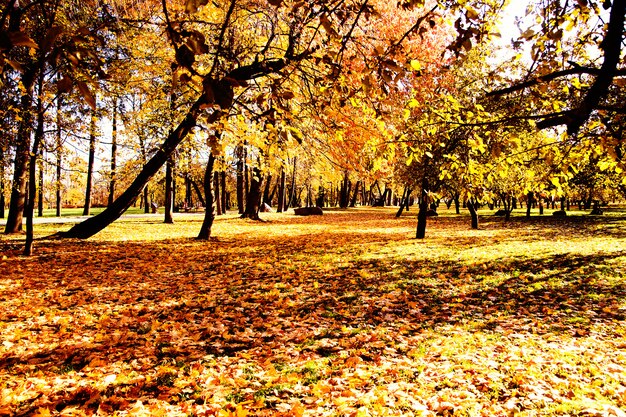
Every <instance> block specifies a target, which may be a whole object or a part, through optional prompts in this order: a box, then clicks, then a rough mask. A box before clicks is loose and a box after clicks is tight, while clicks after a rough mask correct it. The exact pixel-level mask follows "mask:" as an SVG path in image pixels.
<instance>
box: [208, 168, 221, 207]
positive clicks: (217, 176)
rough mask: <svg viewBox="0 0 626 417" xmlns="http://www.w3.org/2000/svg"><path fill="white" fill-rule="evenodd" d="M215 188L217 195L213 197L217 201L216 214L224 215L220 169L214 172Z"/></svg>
mask: <svg viewBox="0 0 626 417" xmlns="http://www.w3.org/2000/svg"><path fill="white" fill-rule="evenodd" d="M213 190H214V191H213V192H214V194H215V197H214V198H213V201H215V214H216V215H218V216H221V215H222V199H221V198H220V173H219V172H218V171H215V172H214V173H213ZM205 192H206V190H205Z"/></svg>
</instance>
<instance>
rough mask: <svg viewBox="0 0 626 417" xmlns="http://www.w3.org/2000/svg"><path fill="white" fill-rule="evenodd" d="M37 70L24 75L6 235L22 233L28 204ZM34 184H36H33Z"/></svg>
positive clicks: (28, 71) (29, 70)
mask: <svg viewBox="0 0 626 417" xmlns="http://www.w3.org/2000/svg"><path fill="white" fill-rule="evenodd" d="M36 74H37V70H36V69H35V68H28V69H27V70H25V71H24V73H23V74H22V80H21V82H22V87H23V90H22V91H23V94H22V96H21V98H20V113H19V114H20V118H21V120H20V122H19V127H18V132H17V137H16V148H15V162H14V165H13V185H12V187H11V201H10V202H9V214H8V217H7V223H6V225H5V228H4V233H5V234H11V233H19V232H21V231H22V221H23V219H24V205H25V203H26V183H27V181H28V162H29V159H30V135H31V131H32V120H33V111H32V105H33V87H34V83H35V76H36ZM33 184H34V183H33Z"/></svg>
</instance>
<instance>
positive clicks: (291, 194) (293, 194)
mask: <svg viewBox="0 0 626 417" xmlns="http://www.w3.org/2000/svg"><path fill="white" fill-rule="evenodd" d="M297 160H298V158H297V157H295V156H294V157H293V173H292V175H291V189H290V190H289V199H288V200H287V204H286V205H285V211H287V209H288V208H289V207H290V206H291V207H295V201H294V200H295V198H296V162H297Z"/></svg>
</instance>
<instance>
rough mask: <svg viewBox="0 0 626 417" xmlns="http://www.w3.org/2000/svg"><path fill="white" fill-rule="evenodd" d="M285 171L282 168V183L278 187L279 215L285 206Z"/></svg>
mask: <svg viewBox="0 0 626 417" xmlns="http://www.w3.org/2000/svg"><path fill="white" fill-rule="evenodd" d="M285 181H286V175H285V169H284V168H282V167H281V169H280V182H279V185H278V208H277V209H276V211H277V212H278V213H282V212H283V209H284V206H285Z"/></svg>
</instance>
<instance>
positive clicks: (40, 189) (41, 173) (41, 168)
mask: <svg viewBox="0 0 626 417" xmlns="http://www.w3.org/2000/svg"><path fill="white" fill-rule="evenodd" d="M42 135H43V133H42ZM43 151H44V149H43V140H40V141H39V153H38V154H39V157H38V158H37V166H38V168H39V180H38V181H37V217H43V203H44V201H43V200H44V194H43V185H44V181H43V177H44V166H45V165H44V162H43V157H44V154H43Z"/></svg>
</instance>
